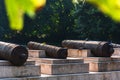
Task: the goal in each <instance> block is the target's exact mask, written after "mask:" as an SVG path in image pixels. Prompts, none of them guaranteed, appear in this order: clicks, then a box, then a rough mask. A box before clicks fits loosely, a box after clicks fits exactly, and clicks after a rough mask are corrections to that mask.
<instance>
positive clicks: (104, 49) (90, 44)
mask: <svg viewBox="0 0 120 80" xmlns="http://www.w3.org/2000/svg"><path fill="white" fill-rule="evenodd" d="M62 46H63V47H66V48H74V49H90V50H91V52H92V54H93V55H94V56H96V57H110V56H111V55H112V54H113V52H114V49H113V46H112V45H111V44H110V43H108V42H102V41H84V40H64V41H62Z"/></svg>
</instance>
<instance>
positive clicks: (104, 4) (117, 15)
mask: <svg viewBox="0 0 120 80" xmlns="http://www.w3.org/2000/svg"><path fill="white" fill-rule="evenodd" d="M73 2H74V3H75V4H79V3H80V2H89V3H91V4H93V5H95V6H96V7H97V8H98V9H99V10H101V11H102V12H103V13H104V14H105V15H107V16H109V17H111V18H112V19H113V20H114V21H117V22H120V0H99V1H98V0H73Z"/></svg>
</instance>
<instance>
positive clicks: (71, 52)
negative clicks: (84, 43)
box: [68, 49, 93, 58]
mask: <svg viewBox="0 0 120 80" xmlns="http://www.w3.org/2000/svg"><path fill="white" fill-rule="evenodd" d="M68 57H76V58H79V57H93V55H92V54H91V51H90V50H88V49H82V50H79V49H68Z"/></svg>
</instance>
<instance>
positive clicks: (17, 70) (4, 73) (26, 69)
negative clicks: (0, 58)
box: [0, 65, 40, 78]
mask: <svg viewBox="0 0 120 80" xmlns="http://www.w3.org/2000/svg"><path fill="white" fill-rule="evenodd" d="M25 76H26V77H30V76H40V67H39V66H33V65H26V66H20V67H17V66H0V78H10V77H25Z"/></svg>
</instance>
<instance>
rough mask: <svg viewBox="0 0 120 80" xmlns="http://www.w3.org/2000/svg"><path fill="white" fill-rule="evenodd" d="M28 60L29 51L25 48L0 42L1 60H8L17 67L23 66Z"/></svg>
mask: <svg viewBox="0 0 120 80" xmlns="http://www.w3.org/2000/svg"><path fill="white" fill-rule="evenodd" d="M27 58H28V50H27V49H26V48H25V47H23V46H20V45H16V44H12V43H6V42H2V41H0V59H5V60H8V61H10V62H11V63H12V64H13V65H15V66H21V65H23V64H24V63H25V62H26V60H27Z"/></svg>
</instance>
